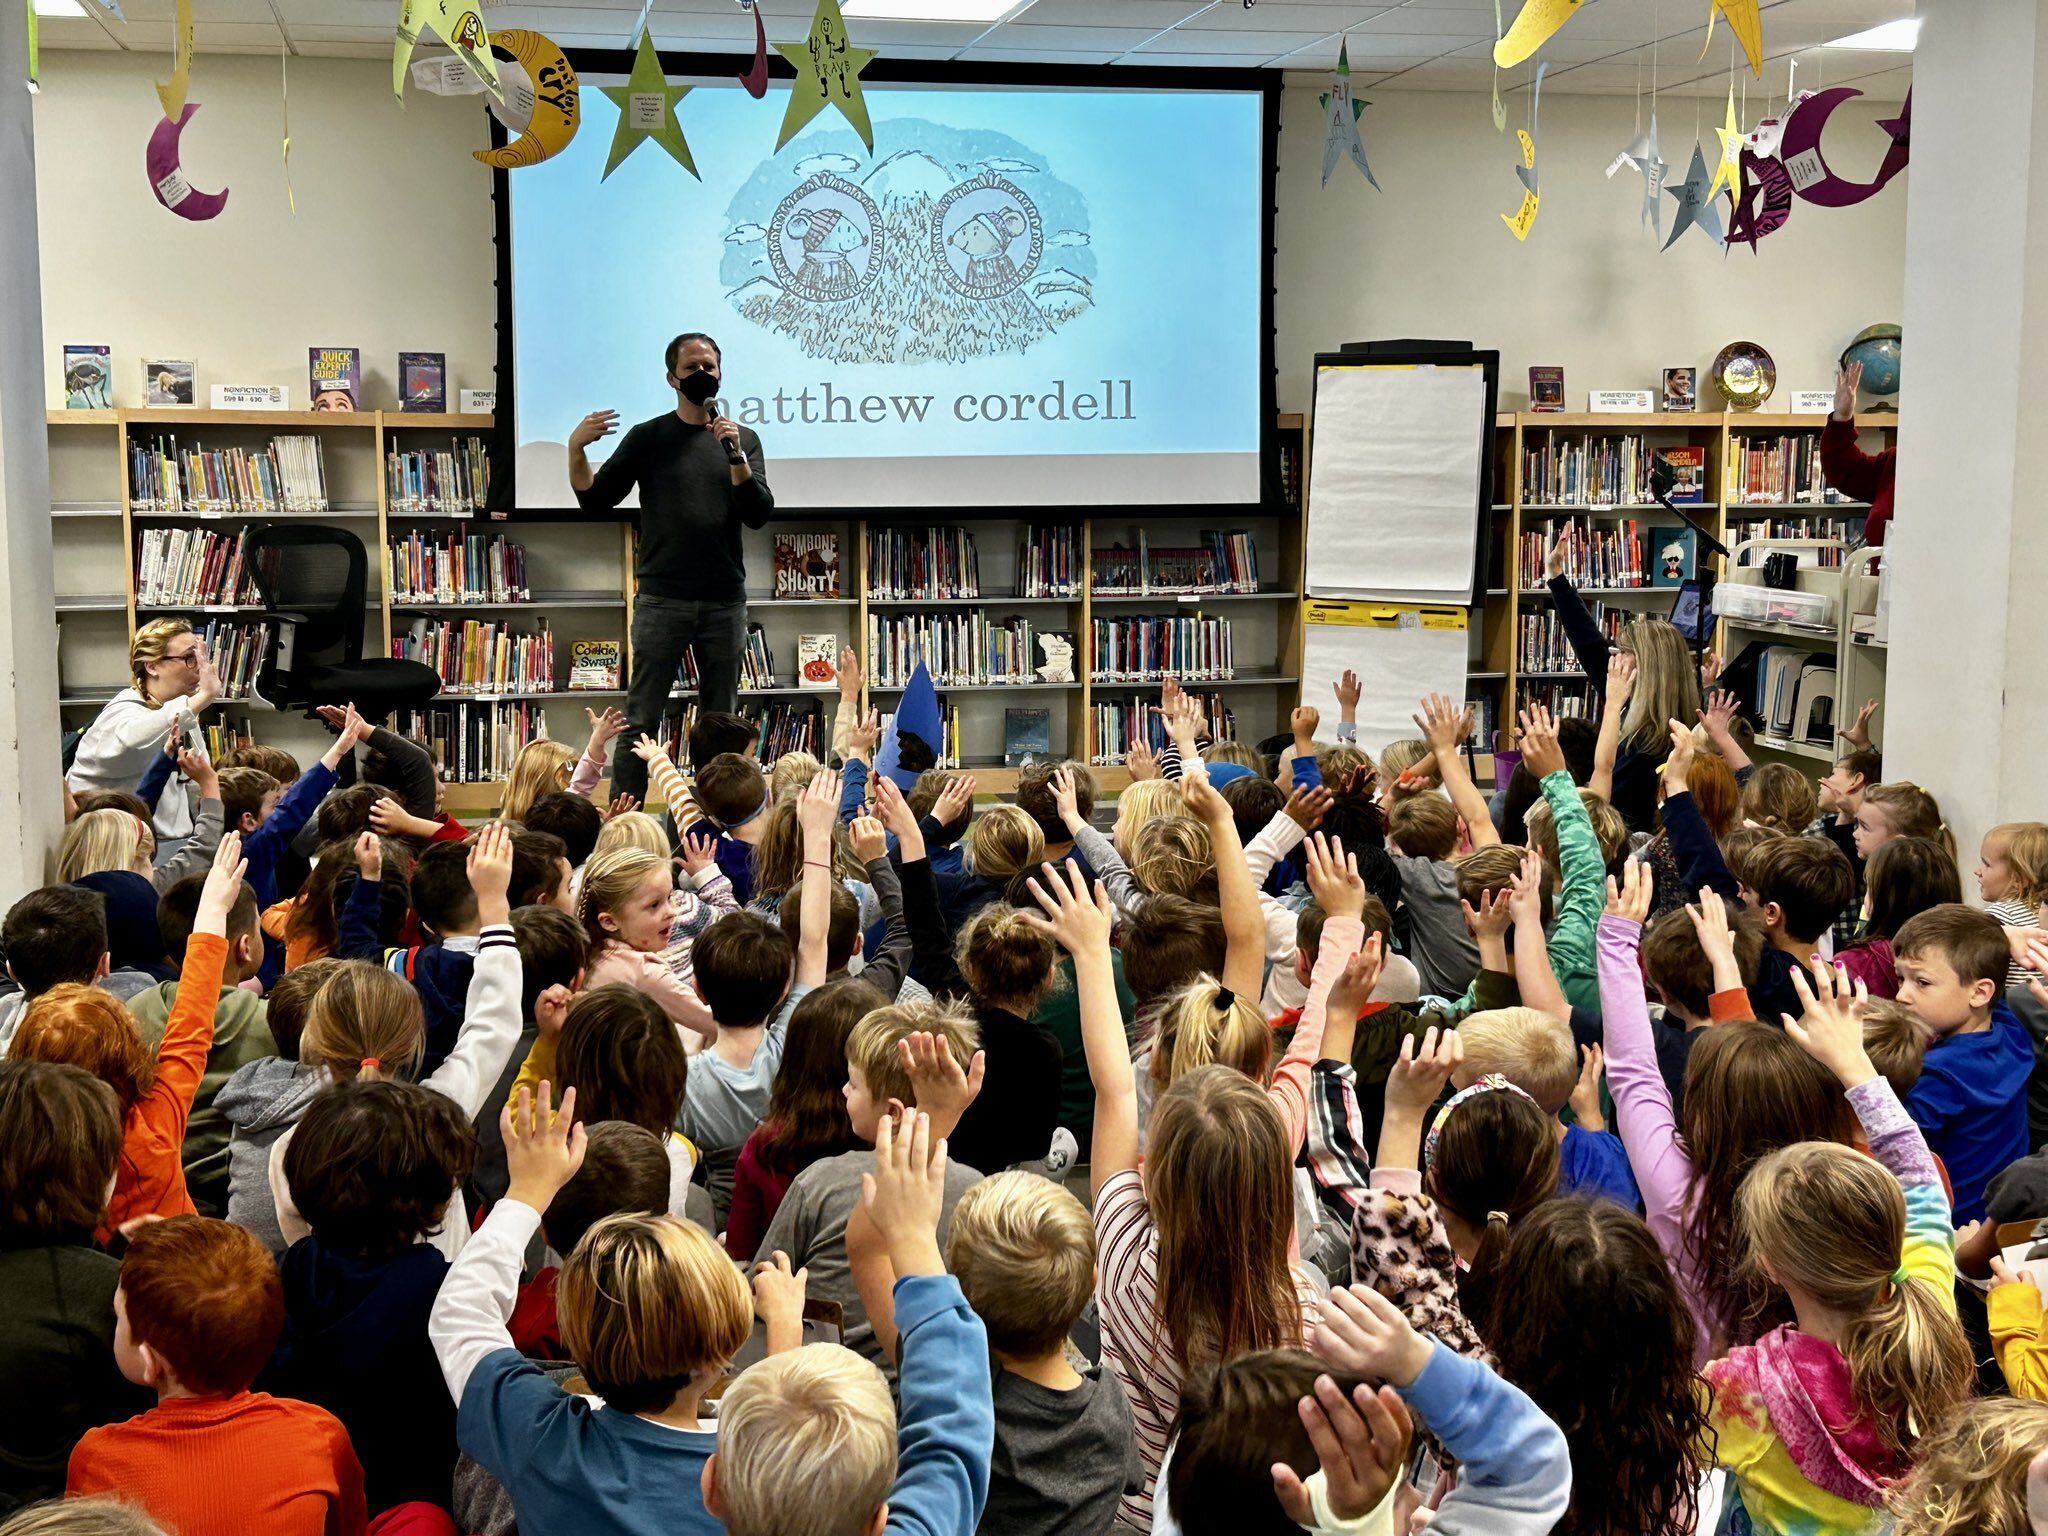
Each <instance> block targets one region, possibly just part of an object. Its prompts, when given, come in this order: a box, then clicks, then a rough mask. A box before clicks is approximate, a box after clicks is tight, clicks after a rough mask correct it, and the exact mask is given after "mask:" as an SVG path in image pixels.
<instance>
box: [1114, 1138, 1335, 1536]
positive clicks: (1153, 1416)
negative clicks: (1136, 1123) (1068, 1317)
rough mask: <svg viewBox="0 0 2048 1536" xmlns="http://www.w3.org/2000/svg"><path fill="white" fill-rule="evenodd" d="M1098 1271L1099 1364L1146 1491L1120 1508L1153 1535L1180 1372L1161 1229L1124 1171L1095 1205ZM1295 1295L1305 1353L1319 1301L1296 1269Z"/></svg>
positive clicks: (1137, 1183) (1138, 1183)
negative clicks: (1127, 1416)
mask: <svg viewBox="0 0 2048 1536" xmlns="http://www.w3.org/2000/svg"><path fill="white" fill-rule="evenodd" d="M1095 1240H1096V1244H1097V1248H1098V1251H1099V1269H1098V1271H1097V1278H1096V1285H1095V1304H1096V1308H1097V1310H1098V1311H1099V1312H1100V1313H1101V1320H1102V1364H1103V1365H1104V1367H1105V1368H1107V1369H1108V1370H1109V1371H1110V1373H1111V1374H1112V1375H1114V1376H1115V1377H1116V1379H1117V1381H1118V1382H1119V1383H1121V1384H1122V1386H1123V1389H1124V1395H1125V1396H1126V1397H1128V1398H1129V1399H1130V1402H1131V1422H1132V1425H1133V1427H1134V1428H1135V1429H1136V1431H1137V1441H1138V1456H1139V1459H1140V1460H1141V1461H1142V1462H1143V1463H1144V1467H1145V1487H1144V1490H1143V1491H1142V1492H1140V1493H1134V1494H1132V1493H1127V1494H1125V1495H1124V1498H1123V1502H1122V1504H1121V1505H1120V1506H1119V1511H1120V1513H1121V1514H1122V1516H1123V1518H1124V1519H1125V1520H1128V1521H1130V1522H1131V1523H1132V1524H1134V1525H1136V1526H1137V1527H1138V1529H1140V1530H1150V1529H1151V1528H1152V1493H1153V1488H1154V1486H1155V1485H1156V1484H1157V1482H1158V1479H1159V1468H1160V1464H1161V1463H1162V1462H1164V1461H1165V1460H1166V1447H1167V1444H1168V1442H1169V1441H1171V1439H1172V1438H1173V1421H1174V1419H1175V1418H1176V1417H1177V1416H1178V1415H1179V1413H1180V1388H1181V1371H1180V1366H1179V1364H1178V1363H1177V1362H1176V1361H1175V1359H1174V1353H1173V1344H1172V1342H1171V1340H1169V1339H1168V1337H1167V1333H1166V1327H1165V1324H1164V1322H1163V1320H1162V1318H1161V1315H1160V1305H1159V1229H1158V1228H1157V1227H1156V1226H1154V1225H1153V1223H1152V1208H1151V1207H1150V1206H1149V1205H1147V1204H1146V1203H1145V1184H1144V1181H1143V1180H1142V1179H1141V1178H1140V1177H1139V1175H1138V1173H1137V1172H1136V1170H1134V1169H1133V1170H1126V1171H1125V1172H1123V1173H1119V1174H1117V1175H1115V1176H1114V1177H1113V1178H1111V1179H1110V1180H1109V1181H1108V1182H1107V1183H1105V1184H1104V1185H1103V1186H1102V1192H1101V1194H1100V1195H1098V1196H1097V1197H1096V1201H1095ZM1294 1290H1295V1296H1296V1298H1297V1299H1298V1300H1299V1301H1300V1302H1301V1338H1300V1339H1299V1340H1298V1341H1297V1342H1298V1343H1300V1344H1302V1345H1304V1346H1305V1345H1306V1344H1307V1342H1308V1338H1309V1335H1310V1334H1311V1333H1312V1332H1313V1331H1314V1329H1315V1325H1316V1321H1317V1319H1318V1317H1319V1316H1320V1314H1321V1306H1322V1293H1321V1291H1320V1289H1319V1288H1318V1287H1317V1286H1316V1284H1315V1282H1314V1281H1312V1280H1310V1279H1309V1278H1308V1277H1307V1275H1305V1274H1304V1273H1303V1272H1302V1271H1301V1270H1300V1269H1299V1268H1296V1270H1295V1272H1294Z"/></svg>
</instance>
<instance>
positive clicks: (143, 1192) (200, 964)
mask: <svg viewBox="0 0 2048 1536" xmlns="http://www.w3.org/2000/svg"><path fill="white" fill-rule="evenodd" d="M246 868H247V866H246V865H245V863H244V862H243V859H242V839H241V838H240V837H239V836H238V835H237V834H235V833H232V832H231V833H229V834H228V835H227V836H226V837H223V838H222V839H221V843H220V847H219V848H218V849H216V850H215V852H214V856H213V868H212V869H211V870H209V871H208V872H207V876H206V884H205V887H204V888H203V889H202V890H201V892H200V896H199V908H198V910H197V912H195V913H194V915H193V919H192V937H191V938H190V939H189V940H188V941H187V942H186V945H185V962H184V966H183V969H182V970H181V971H180V972H179V976H178V1001H177V1003H176V1005H175V1006H174V1007H173V1008H172V1009H171V1012H170V1017H169V1019H168V1020H167V1021H166V1023H165V1025H164V1034H163V1043H162V1044H161V1045H160V1046H159V1047H158V1048H157V1052H156V1056H155V1059H154V1060H152V1059H151V1057H150V1054H149V1051H148V1049H147V1048H146V1047H145V1046H144V1045H143V1043H142V1037H141V1035H140V1034H139V1033H137V1031H136V1028H135V1022H134V1020H132V1019H130V1018H129V1017H128V1013H127V1010H126V1009H124V1008H123V1007H122V1006H121V1005H120V1004H119V1003H118V1002H116V1001H115V1000H114V999H113V998H112V997H109V996H108V995H107V994H106V993H104V992H101V991H99V990H98V989H97V988H94V987H82V986H77V985H73V984H68V983H67V984H64V985H61V986H55V987H52V988H50V990H49V991H47V992H45V993H43V994H42V995H41V996H40V997H38V998H37V999H36V1000H35V1001H34V1002H33V1003H31V1004H29V1008H28V1013H27V1015H26V1017H25V1018H24V1019H23V1021H22V1025H21V1029H20V1030H19V1031H18V1032H17V1033H16V1034H15V1037H14V1044H13V1046H12V1047H11V1048H10V1050H9V1053H8V1054H9V1055H10V1056H11V1057H12V1058H13V1059H14V1060H17V1061H49V1062H68V1063H70V1064H71V1065H73V1066H79V1067H84V1068H85V1069H86V1070H87V1071H89V1072H91V1073H92V1074H93V1075H94V1076H95V1077H97V1078H99V1079H100V1080H101V1081H102V1082H105V1083H107V1084H108V1085H109V1086H111V1087H112V1088H113V1090H114V1095H115V1097H116V1099H118V1100H119V1101H120V1109H121V1164H120V1168H119V1170H118V1171H117V1173H116V1174H115V1178H114V1190H113V1196H112V1199H111V1200H110V1201H109V1203H108V1206H107V1211H106V1214H105V1216H104V1217H103V1218H102V1219H101V1222H100V1228H99V1236H100V1238H101V1240H102V1241H104V1240H106V1239H108V1238H110V1237H111V1236H112V1235H113V1234H114V1233H115V1232H116V1231H118V1230H119V1229H120V1227H121V1226H122V1225H123V1224H124V1223H126V1222H130V1221H133V1220H135V1219H136V1218H137V1217H139V1216H189V1215H192V1214H194V1207H193V1205H192V1197H191V1195H190V1194H189V1193H188V1192H187V1190H186V1188H185V1167H184V1155H183V1154H184V1144H185V1127H186V1124H187V1122H188V1121H189V1119H190V1117H191V1114H192V1101H193V1098H194V1096H195V1095H196V1094H197V1093H198V1092H199V1086H200V1083H201V1082H202V1081H203V1080H204V1078H205V1075H206V1059H207V1053H208V1052H209V1051H210V1050H212V1048H213V1015H214V1009H215V1008H216V1006H217V1005H218V1004H219V1001H220V982H221V968H222V967H223V966H224V965H225V964H226V962H227V949H228V941H227V931H228V914H229V913H230V912H231V911H232V910H233V909H234V905H235V902H236V899H237V898H238V897H239V896H240V894H241V890H242V876H243V874H244V872H245V870H246Z"/></svg>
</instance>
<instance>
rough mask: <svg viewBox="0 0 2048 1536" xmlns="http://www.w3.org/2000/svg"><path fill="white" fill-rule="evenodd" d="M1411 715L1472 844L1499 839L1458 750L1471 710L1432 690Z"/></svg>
mask: <svg viewBox="0 0 2048 1536" xmlns="http://www.w3.org/2000/svg"><path fill="white" fill-rule="evenodd" d="M1413 718H1414V721H1415V723H1416V725H1417V726H1418V727H1420V728H1421V731H1422V739H1423V740H1424V741H1425V742H1427V743H1428V744H1429V750H1430V755H1431V756H1432V757H1433V758H1434V759H1435V762H1436V772H1437V777H1438V778H1440V779H1441V780H1443V785H1444V792H1445V793H1446V794H1448V795H1449V796H1450V797H1451V805H1452V806H1453V807H1454V808H1455V809H1456V811H1457V813H1458V815H1459V817H1460V818H1462V819H1463V821H1464V823H1465V831H1466V834H1467V835H1468V836H1469V837H1470V838H1471V840H1472V846H1473V847H1474V848H1488V847H1491V846H1492V845H1493V844H1495V843H1497V842H1499V841H1500V831H1499V829H1498V828H1496V827H1495V826H1494V824H1493V811H1492V808H1491V807H1489V806H1488V805H1487V803H1486V796H1484V795H1482V794H1481V793H1479V786H1478V785H1476V784H1474V783H1473V782H1472V775H1471V774H1470V773H1469V772H1467V771H1466V768H1465V759H1464V757H1463V756H1462V755H1461V754H1460V749H1461V748H1462V747H1463V746H1464V744H1465V743H1466V741H1467V740H1469V739H1470V737H1471V735H1472V711H1471V710H1470V709H1469V708H1464V709H1461V708H1459V707H1457V706H1456V705H1454V704H1452V702H1451V701H1450V699H1449V698H1447V697H1446V696H1445V695H1443V694H1441V693H1432V694H1430V695H1429V696H1428V697H1427V698H1425V699H1424V700H1423V701H1422V712H1421V713H1420V714H1418V715H1416V716H1414V717H1413Z"/></svg>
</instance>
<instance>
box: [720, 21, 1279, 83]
mask: <svg viewBox="0 0 2048 1536" xmlns="http://www.w3.org/2000/svg"><path fill="white" fill-rule="evenodd" d="M740 4H741V5H743V6H745V7H746V8H747V9H748V10H750V11H752V12H753V13H754V62H753V63H751V64H749V65H748V66H747V72H746V73H745V74H743V75H741V76H740V84H741V85H742V86H744V87H746V92H747V94H748V95H749V96H751V97H753V98H754V100H756V101H759V100H760V99H761V98H762V97H764V96H766V95H767V94H768V28H767V26H766V25H765V24H763V22H762V20H761V0H740ZM1245 4H1246V5H1250V4H1251V0H1245Z"/></svg>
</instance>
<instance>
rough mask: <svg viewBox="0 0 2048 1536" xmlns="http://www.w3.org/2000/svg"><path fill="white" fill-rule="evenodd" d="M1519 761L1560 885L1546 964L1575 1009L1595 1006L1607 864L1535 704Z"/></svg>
mask: <svg viewBox="0 0 2048 1536" xmlns="http://www.w3.org/2000/svg"><path fill="white" fill-rule="evenodd" d="M1522 761H1523V762H1524V763H1525V764H1527V766H1528V768H1529V771H1530V772H1531V773H1533V774H1535V775H1536V777H1537V779H1538V780H1539V781H1540V782H1541V784H1542V788H1543V799H1544V802H1545V803H1546V804H1547V805H1548V806H1549V807H1550V814H1551V819H1552V821H1553V822H1554V823H1555V825H1556V828H1557V853H1558V865H1559V868H1558V875H1559V877H1560V879H1561V880H1562V882H1563V886H1562V890H1561V891H1560V893H1559V896H1558V901H1557V920H1556V922H1555V923H1553V924H1552V926H1551V930H1550V939H1549V946H1550V962H1551V965H1552V966H1553V968H1555V970H1556V972H1557V979H1558V982H1559V984H1560V985H1562V986H1563V988H1564V995H1565V996H1566V997H1567V998H1569V999H1570V1000H1571V1002H1572V1003H1573V1004H1574V1005H1575V1006H1577V1007H1580V1008H1586V1009H1597V1008H1598V1007H1599V1006H1600V987H1599V982H1598V979H1597V977H1596V976H1595V971H1594V964H1593V929H1594V926H1595V924H1597V923H1598V922H1599V920H1600V882H1601V880H1602V878H1603V877H1604V876H1605V874H1606V869H1607V860H1606V858H1605V857H1604V856H1603V855H1602V854H1601V852H1600V840H1599V839H1598V838H1597V837H1596V836H1595V835H1594V833H1593V820H1592V818H1591V817H1590V816H1589V815H1588V814H1587V813H1586V807H1585V804H1584V802H1582V801H1581V800H1580V799H1579V791H1578V786H1577V785H1575V784H1573V783H1572V776H1571V774H1570V772H1569V771H1567V769H1566V768H1565V761H1564V749H1563V748H1562V747H1560V746H1559V745H1558V744H1557V726H1556V723H1555V722H1554V721H1553V720H1552V719H1551V717H1550V711H1549V710H1548V709H1546V708H1544V707H1543V706H1542V705H1541V704H1538V705H1535V706H1534V707H1532V708H1530V709H1525V710H1523V711H1522Z"/></svg>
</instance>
